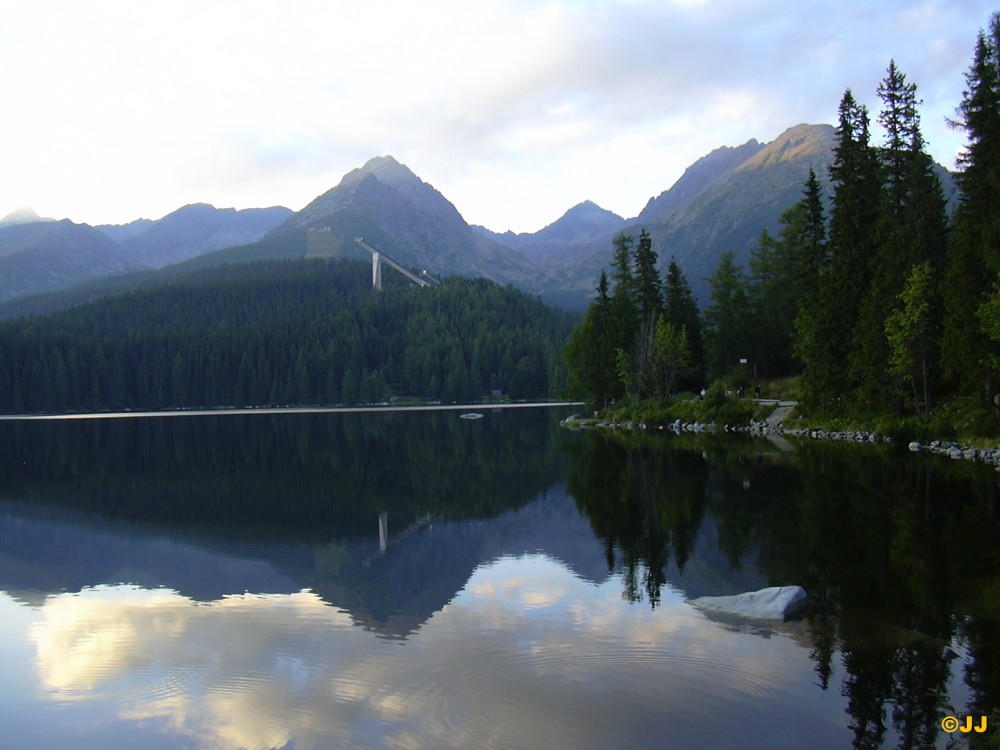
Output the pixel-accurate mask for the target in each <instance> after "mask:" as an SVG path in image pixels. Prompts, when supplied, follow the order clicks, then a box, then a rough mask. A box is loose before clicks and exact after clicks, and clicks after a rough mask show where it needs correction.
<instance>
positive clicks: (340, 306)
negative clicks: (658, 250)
mask: <svg viewBox="0 0 1000 750" xmlns="http://www.w3.org/2000/svg"><path fill="white" fill-rule="evenodd" d="M370 274H371V269H370V265H369V264H366V263H361V262H355V261H323V260H305V261H278V262H269V263H253V264H244V265H234V266H226V267H223V268H216V269H208V270H204V271H201V272H198V273H195V274H192V275H190V276H187V277H184V278H181V279H174V280H172V281H170V282H168V283H165V284H162V285H156V286H150V287H147V288H144V289H142V290H139V291H133V292H130V293H127V294H123V295H118V296H114V297H109V298H106V299H102V300H99V301H96V302H92V303H89V304H86V305H83V306H80V307H77V308H74V309H72V310H67V311H63V312H59V313H56V314H53V315H49V316H44V317H35V318H27V319H23V320H18V321H13V322H8V323H5V324H3V325H2V326H0V411H2V412H5V413H32V412H62V411H91V410H107V409H111V410H117V409H166V408H186V407H215V406H248V405H250V406H266V405H289V404H296V405H334V404H357V403H376V402H385V401H387V400H390V399H392V398H394V397H414V398H421V399H430V400H441V401H446V402H452V401H465V400H473V399H479V398H483V397H488V396H490V395H491V394H502V395H503V396H509V397H510V398H512V399H523V398H539V397H546V396H548V395H550V394H551V393H553V392H555V391H556V390H557V389H558V388H559V387H560V385H561V383H562V382H563V380H564V379H565V368H564V365H563V363H562V354H561V347H562V345H563V343H564V342H565V339H566V337H567V336H568V334H569V331H570V330H571V329H572V325H573V318H572V317H571V316H569V315H568V314H563V313H559V312H557V311H554V310H552V309H550V308H548V307H546V306H545V305H543V304H542V303H541V302H539V301H537V300H536V299H533V298H531V297H529V296H527V295H525V294H523V293H522V292H519V291H516V290H514V289H513V288H511V287H506V288H505V287H501V286H498V285H497V284H495V283H493V282H490V281H486V280H482V279H476V280H469V279H448V280H445V281H444V282H443V283H442V284H440V285H439V286H435V287H430V288H418V287H410V286H407V285H405V284H404V283H403V282H402V280H400V281H396V280H395V279H392V280H390V279H386V282H385V288H384V289H383V290H382V291H381V292H376V291H374V290H372V288H371V280H370Z"/></svg>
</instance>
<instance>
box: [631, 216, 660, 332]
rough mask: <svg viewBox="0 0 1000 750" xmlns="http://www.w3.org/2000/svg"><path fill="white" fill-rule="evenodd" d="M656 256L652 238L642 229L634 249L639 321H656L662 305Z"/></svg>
mask: <svg viewBox="0 0 1000 750" xmlns="http://www.w3.org/2000/svg"><path fill="white" fill-rule="evenodd" d="M657 262H658V256H657V254H656V251H655V250H653V240H652V238H651V237H650V236H649V232H647V231H646V230H645V229H643V230H642V231H641V232H640V233H639V243H638V245H637V246H636V249H635V275H634V284H635V303H636V308H637V313H638V315H639V320H640V322H642V321H646V320H652V321H654V322H655V321H656V318H657V316H659V314H660V308H661V307H662V306H663V290H662V283H661V282H660V272H659V270H657Z"/></svg>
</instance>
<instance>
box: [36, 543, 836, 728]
mask: <svg viewBox="0 0 1000 750" xmlns="http://www.w3.org/2000/svg"><path fill="white" fill-rule="evenodd" d="M617 586H618V583H617V582H616V581H615V582H610V581H609V582H605V583H604V584H593V583H590V582H586V581H583V580H582V579H580V578H579V577H578V576H576V575H575V574H573V573H572V572H571V571H569V570H568V569H567V568H566V567H565V566H563V565H561V564H559V563H557V562H555V561H553V560H551V559H549V558H547V557H544V556H541V555H529V556H522V557H504V558H501V559H499V560H497V561H495V562H494V563H492V564H489V565H485V566H482V567H481V568H479V569H477V571H476V572H475V574H474V575H473V576H472V577H471V579H470V580H469V582H468V584H467V586H466V587H465V588H464V589H463V591H462V592H461V593H460V594H459V595H458V596H457V597H456V598H455V599H454V601H452V602H451V603H450V604H448V605H447V606H446V607H444V608H443V609H442V610H441V611H440V612H437V613H435V614H434V615H433V617H431V618H430V620H429V621H428V622H427V623H426V624H425V627H424V628H423V629H422V630H421V632H420V633H419V634H418V635H416V636H415V637H414V638H412V639H410V640H408V641H406V642H405V644H403V643H399V642H392V641H385V640H378V639H373V638H371V637H370V635H369V634H367V633H366V632H365V631H363V630H362V629H360V628H357V627H354V626H353V623H352V620H351V618H350V617H349V616H348V615H347V614H346V613H344V612H342V611H339V610H337V609H336V608H334V607H332V606H330V605H328V604H326V603H325V602H324V601H323V600H322V599H321V598H320V597H318V596H316V595H315V594H313V593H311V592H299V593H295V594H289V595H267V596H262V595H242V596H229V597H225V598H223V599H221V600H218V601H213V602H206V603H198V602H194V601H193V600H190V599H188V598H186V597H183V596H181V595H179V594H177V593H176V592H172V591H166V590H156V591H150V590H144V589H138V588H135V587H97V588H93V589H86V590H84V591H83V592H80V593H78V594H62V595H55V596H51V597H49V598H48V599H47V600H46V602H45V603H44V605H43V606H42V607H41V614H40V618H39V619H38V621H37V622H36V623H35V624H34V626H33V627H32V628H31V630H30V639H31V642H32V643H33V644H34V646H35V648H36V649H37V657H38V658H37V663H38V669H39V675H40V680H41V689H42V691H43V694H44V695H45V696H46V697H47V698H48V699H50V700H58V701H74V702H90V703H92V704H95V705H96V706H98V707H113V710H114V711H115V714H116V717H117V718H118V719H119V720H121V721H125V722H129V723H131V724H132V726H133V727H134V731H135V733H136V738H139V737H144V736H146V735H147V734H148V733H153V734H164V735H169V736H172V737H174V738H186V739H188V740H191V741H193V742H194V743H195V744H196V746H199V747H217V748H274V747H285V746H289V745H294V746H296V747H370V746H380V747H469V746H476V747H529V746H544V747H553V748H603V747H608V746H610V745H609V743H610V744H613V745H614V746H616V747H647V746H648V742H649V738H651V737H655V736H663V735H664V733H665V732H669V733H670V736H672V737H673V738H675V740H676V741H677V742H678V743H679V745H680V746H685V747H694V746H705V745H702V744H701V743H705V744H706V745H707V746H723V745H726V744H731V743H732V742H733V741H734V738H736V737H739V736H750V737H754V736H756V737H766V736H767V732H768V731H770V730H769V729H768V728H767V721H766V719H765V718H764V717H763V716H761V715H759V714H760V710H761V709H760V707H761V706H763V705H766V704H767V703H782V704H784V705H786V706H789V707H790V708H791V709H792V710H794V711H796V713H797V714H798V716H799V721H806V720H815V721H817V722H818V723H819V724H820V725H821V726H826V727H827V728H828V729H827V730H826V732H824V731H822V730H821V732H820V734H821V736H822V735H824V734H827V735H831V734H832V735H833V736H835V735H836V733H837V732H836V730H835V729H834V728H833V727H832V726H831V722H830V718H829V716H825V715H824V713H825V711H824V709H823V708H822V707H816V706H810V705H809V704H808V702H807V701H803V700H802V697H801V686H799V685H798V684H797V683H798V682H799V681H800V680H801V676H802V673H803V672H802V669H801V662H802V659H803V658H804V657H803V654H802V650H801V648H800V647H799V646H798V645H797V644H796V643H795V642H794V641H793V640H791V639H788V638H780V639H769V640H768V641H764V642H763V643H764V644H765V645H764V646H763V647H756V648H753V649H748V648H746V646H745V644H744V643H743V642H742V640H741V639H740V637H739V636H738V635H736V634H733V633H731V632H728V631H727V630H725V629H721V628H712V627H709V628H705V627H704V623H703V621H702V618H701V616H700V615H699V614H698V613H697V612H695V611H694V610H693V609H691V608H690V607H688V606H687V605H685V604H684V602H683V600H682V597H681V596H680V595H679V594H677V593H673V594H671V595H669V596H665V597H664V600H663V601H662V602H661V608H660V610H659V611H657V612H651V611H647V612H644V613H642V612H636V610H635V609H634V608H632V607H631V606H630V605H629V604H628V603H627V602H623V601H622V600H621V598H620V597H619V596H618V594H617ZM623 665H627V668H623ZM598 675H599V677H598ZM716 712H725V714H726V715H727V716H729V717H730V718H732V719H733V720H734V722H735V723H733V724H722V725H720V724H719V723H718V722H716V721H713V719H714V717H715V715H716ZM682 718H683V720H681V719H682ZM737 724H739V725H740V727H739V728H737ZM828 738H829V736H828ZM83 740H84V743H85V744H86V742H87V740H88V737H87V736H86V735H84V737H83ZM95 744H96V743H95Z"/></svg>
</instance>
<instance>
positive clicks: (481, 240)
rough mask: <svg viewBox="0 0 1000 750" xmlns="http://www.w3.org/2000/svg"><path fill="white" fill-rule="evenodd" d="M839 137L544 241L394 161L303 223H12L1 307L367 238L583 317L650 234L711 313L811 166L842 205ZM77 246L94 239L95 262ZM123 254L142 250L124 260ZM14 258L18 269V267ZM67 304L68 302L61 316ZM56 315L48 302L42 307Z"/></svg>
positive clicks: (349, 251) (346, 181)
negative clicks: (837, 182)
mask: <svg viewBox="0 0 1000 750" xmlns="http://www.w3.org/2000/svg"><path fill="white" fill-rule="evenodd" d="M834 135H835V134H834V128H833V127H832V126H830V125H796V126H795V127H792V128H789V129H788V130H786V131H785V132H784V133H782V134H781V135H780V136H778V137H777V138H775V139H774V140H773V141H771V142H770V143H763V144H762V143H760V142H758V141H756V140H750V141H747V142H746V143H744V144H743V145H741V146H736V147H722V148H718V149H716V150H715V151H712V152H711V153H709V154H707V155H706V156H704V157H702V158H701V159H699V160H698V161H696V162H695V163H694V164H692V165H691V166H690V167H689V168H688V169H687V170H686V171H685V173H684V174H683V175H682V176H681V178H680V179H679V180H677V182H676V183H675V184H674V185H673V186H672V187H671V188H670V189H669V190H666V191H664V192H663V193H661V194H660V195H658V196H656V197H654V198H650V200H649V202H648V203H647V204H646V206H645V207H644V208H643V209H642V211H641V212H640V213H639V214H638V216H636V217H635V218H632V219H629V220H625V219H622V218H621V217H620V216H618V215H616V214H614V213H612V212H610V211H607V210H605V209H603V208H601V207H600V206H597V205H595V204H594V203H592V202H590V201H585V202H584V203H581V204H579V205H577V206H575V207H573V208H571V209H570V210H569V211H567V212H566V214H564V215H563V216H562V217H561V218H559V219H558V220H557V221H555V222H553V223H552V224H550V225H548V226H546V227H545V228H543V229H541V230H539V231H538V232H534V233H522V234H514V233H512V232H507V233H504V234H498V233H495V232H491V231H490V230H488V229H486V228H484V227H472V226H470V225H469V224H467V223H466V222H465V220H464V219H463V218H462V216H461V214H460V213H459V212H458V210H457V209H456V208H455V206H454V205H453V204H452V203H451V202H450V201H449V200H447V199H446V198H445V197H444V196H443V195H442V194H441V193H440V192H438V191H437V190H436V189H435V188H434V187H432V186H431V185H428V184H427V183H425V182H423V181H422V180H421V179H420V178H419V177H417V176H416V175H415V174H413V172H411V171H410V170H409V169H408V168H407V167H406V166H404V165H402V164H400V163H399V162H397V161H396V160H395V159H393V158H392V157H391V156H382V157H377V158H374V159H371V160H370V161H369V162H368V163H366V164H365V165H364V166H363V167H360V168H358V169H354V170H352V171H351V172H349V173H348V174H346V175H345V176H344V178H343V179H342V180H341V182H340V184H338V185H337V186H336V187H334V188H332V189H331V190H328V191H327V192H325V193H323V194H322V195H320V196H319V197H317V198H316V199H315V200H313V201H312V202H311V203H310V204H309V205H308V206H306V207H305V208H304V209H302V210H301V211H299V212H298V213H295V214H291V213H290V212H289V211H288V210H287V209H280V208H273V209H254V210H250V211H235V210H233V209H224V210H219V209H214V208H212V207H210V206H205V205H201V204H196V205H192V206H185V207H184V208H182V209H180V210H178V211H176V212H174V213H173V214H170V215H169V216H166V217H164V218H163V219H161V220H159V221H157V222H148V221H146V220H140V221H138V222H133V223H132V224H127V225H123V226H120V227H101V230H102V232H104V233H105V234H106V235H108V237H110V238H111V239H113V240H116V242H110V244H109V243H105V244H104V249H103V250H99V248H98V247H97V246H96V245H95V244H94V243H95V242H96V240H93V238H91V239H90V240H88V242H89V243H90V244H89V245H88V244H87V242H83V241H82V240H81V239H76V240H73V241H72V242H71V241H70V239H69V238H68V233H69V231H70V230H69V229H68V228H67V227H64V226H62V227H61V229H60V230H59V231H61V232H63V233H64V234H65V235H66V237H64V238H63V239H61V240H60V241H59V242H54V241H47V244H46V243H43V244H44V246H45V250H46V252H45V253H38V254H32V253H24V252H23V251H25V250H26V246H25V243H23V242H22V243H21V244H17V243H14V244H11V243H9V242H7V241H6V239H5V238H7V237H10V236H13V235H11V234H9V233H10V232H13V231H14V230H18V231H26V230H24V227H30V226H36V227H38V226H41V225H38V224H28V225H22V226H21V227H18V226H6V227H5V226H0V301H3V300H4V299H10V298H12V297H14V296H22V295H26V294H34V293H37V292H42V291H49V290H54V289H62V288H66V287H69V286H72V285H73V284H79V283H81V282H83V281H87V280H91V279H94V278H99V277H102V276H108V275H113V274H120V273H123V272H127V271H130V270H135V269H136V268H161V267H164V266H166V265H167V264H177V265H176V266H174V267H172V269H171V271H170V272H171V273H186V272H189V271H193V270H198V269H201V268H204V267H207V266H217V265H223V264H228V263H240V262H248V261H256V260H274V259H286V258H303V257H352V258H357V259H367V258H368V256H367V254H366V253H364V251H362V250H361V249H359V248H358V247H357V246H356V245H355V244H354V239H355V238H356V237H364V238H365V239H366V240H367V241H368V242H369V243H370V244H372V245H374V246H375V247H376V248H378V249H379V250H380V251H382V252H383V253H386V254H387V255H389V256H390V257H392V258H393V259H395V260H396V261H398V262H399V263H401V264H403V265H404V266H406V267H408V268H410V269H414V270H426V271H429V272H431V273H432V274H435V275H439V276H482V277H485V278H488V279H492V280H494V281H498V282H500V283H511V284H514V285H515V286H517V287H519V288H521V289H522V290H524V291H526V292H529V293H531V294H536V295H538V296H540V297H541V298H542V299H543V300H544V301H546V302H548V303H550V304H555V305H558V306H562V307H567V308H571V309H583V308H584V307H585V306H586V305H587V303H588V301H589V299H590V298H591V297H592V296H593V291H594V287H595V285H596V283H597V278H598V276H599V274H600V272H601V269H602V268H605V267H607V265H608V264H609V262H610V260H611V247H612V244H611V243H612V239H613V237H614V236H615V234H617V233H618V232H620V231H626V232H629V233H631V234H633V235H636V236H637V235H638V234H639V232H640V231H641V230H642V229H645V230H647V231H648V232H649V233H650V235H651V237H652V240H653V249H654V250H655V251H656V252H657V253H658V255H659V259H660V270H661V272H663V271H665V270H666V266H667V265H668V263H669V262H670V259H671V258H674V259H676V261H677V262H678V264H679V265H680V267H681V270H682V271H684V273H685V275H686V276H687V278H688V281H689V283H690V284H691V288H692V291H693V292H694V294H695V297H696V298H697V299H698V300H699V301H700V302H701V303H705V302H706V301H707V299H708V282H707V280H708V277H709V276H710V275H711V274H712V272H713V271H714V269H715V268H716V266H717V265H718V262H719V258H720V257H721V255H722V254H723V253H724V252H727V251H732V252H733V253H734V254H735V257H736V261H737V262H738V263H741V264H745V263H746V262H747V260H748V258H749V255H750V252H751V249H752V248H753V247H754V246H755V245H756V244H757V242H758V241H759V238H760V235H761V232H762V231H763V230H767V231H769V232H771V233H772V234H775V233H777V231H778V227H779V223H778V222H779V218H780V216H781V214H782V212H784V211H785V210H786V209H787V208H789V207H790V206H791V205H793V204H794V203H795V202H796V201H798V200H799V199H800V198H801V197H802V190H803V186H804V184H805V180H806V178H807V176H808V173H809V170H810V169H813V170H815V172H816V174H817V176H818V177H819V178H820V180H821V182H822V183H824V189H825V192H826V196H827V198H829V196H830V192H831V191H830V186H829V165H830V162H831V160H832V156H833V145H834ZM939 176H940V178H941V180H942V185H943V187H944V191H945V195H946V196H947V197H948V198H949V200H951V201H953V200H954V196H955V185H954V182H953V180H952V179H951V175H950V174H949V173H948V172H947V171H946V170H944V169H943V168H941V169H940V171H939ZM279 222H280V223H279ZM56 224H58V225H63V224H64V222H58V223H52V225H50V228H49V230H48V231H50V232H54V231H55V230H53V229H52V226H55V225H56ZM70 226H76V225H70ZM87 229H90V228H89V227H88V228H87ZM32 231H37V232H39V233H40V232H41V230H32ZM82 231H83V230H82V229H81V230H80V231H79V232H77V234H80V233H81V232H82ZM93 231H94V230H91V232H93ZM265 232H266V234H264V233H265ZM262 235H263V236H262ZM39 236H41V234H39ZM73 242H83V244H82V247H83V248H85V251H79V250H77V249H76V245H74V244H73ZM123 248H125V249H126V250H128V251H129V252H127V253H124V254H123V253H122V249H123ZM220 248H222V249H220ZM15 255H19V257H18V258H17V259H16V260H9V259H8V256H10V257H11V258H13V256H15ZM18 264H20V265H18ZM124 286H127V284H126V285H124ZM65 306H66V303H65V302H64V301H63V302H58V301H57V302H54V303H53V305H52V308H53V309H56V308H58V307H65ZM44 311H46V310H45V309H44V305H43V307H42V308H39V307H38V306H37V305H36V306H34V308H33V312H44ZM0 314H6V313H2V312H0ZM14 314H18V313H14Z"/></svg>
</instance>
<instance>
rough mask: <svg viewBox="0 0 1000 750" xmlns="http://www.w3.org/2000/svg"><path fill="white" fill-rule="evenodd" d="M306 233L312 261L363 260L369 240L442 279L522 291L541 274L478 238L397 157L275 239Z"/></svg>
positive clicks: (361, 174)
mask: <svg viewBox="0 0 1000 750" xmlns="http://www.w3.org/2000/svg"><path fill="white" fill-rule="evenodd" d="M301 230H306V231H307V245H308V249H307V250H306V252H307V253H308V254H310V255H318V256H327V255H345V256H352V255H353V256H357V254H358V252H359V251H358V250H357V248H355V247H354V238H355V237H364V238H365V239H366V240H367V241H368V242H370V243H371V244H372V245H374V246H375V247H377V248H378V249H379V250H381V251H383V252H385V253H387V254H388V255H390V256H391V257H392V258H394V259H395V260H397V261H398V262H400V263H402V264H403V265H405V266H408V267H410V268H416V269H420V270H427V271H429V272H431V273H433V274H438V275H442V276H452V275H453V276H483V277H486V278H488V279H493V280H495V281H501V282H515V283H516V282H521V281H525V280H527V279H528V278H530V277H531V276H532V275H533V274H534V273H535V272H536V268H535V267H534V265H533V264H532V263H530V262H529V261H528V260H527V259H526V258H525V257H524V256H523V255H521V254H520V253H518V252H516V251H515V250H513V249H511V248H509V247H505V246H503V245H501V244H499V243H497V242H495V241H493V240H491V239H489V238H488V237H484V236H482V235H481V234H479V233H477V232H475V231H474V230H473V229H472V227H470V226H469V225H468V224H467V223H466V222H465V220H464V219H463V218H462V215H461V214H459V212H458V210H457V209H456V208H455V206H454V205H452V204H451V203H450V202H449V201H448V200H447V199H446V198H445V197H444V196H443V195H441V193H439V192H438V191H437V190H435V189H434V188H433V187H431V186H430V185H428V184H427V183H425V182H423V181H422V180H420V178H418V177H417V176H416V175H414V174H413V172H411V171H410V170H409V169H408V168H406V167H405V166H403V165H402V164H400V163H399V162H397V161H396V160H395V159H393V158H392V157H391V156H383V157H377V158H375V159H372V160H370V161H369V162H368V163H367V164H365V165H364V166H363V167H361V168H360V169H355V170H353V171H351V172H349V173H348V174H347V175H345V176H344V178H343V179H342V180H341V182H340V184H339V185H337V186H336V187H335V188H333V189H332V190H329V191H327V192H326V193H323V195H321V196H319V197H318V198H316V199H315V200H314V201H312V203H310V204H309V205H308V206H306V207H305V208H303V209H302V210H301V211H299V212H298V213H297V214H295V215H294V216H292V217H290V218H288V219H287V220H286V221H284V222H283V223H282V224H281V225H280V226H278V227H276V228H275V229H274V230H273V231H272V232H271V237H275V236H280V235H285V234H291V233H294V232H296V231H301ZM309 230H312V232H310V231H309ZM310 234H312V235H314V236H311V237H310V236H309V235H310ZM320 234H321V236H319V235H320ZM364 257H367V256H364Z"/></svg>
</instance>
